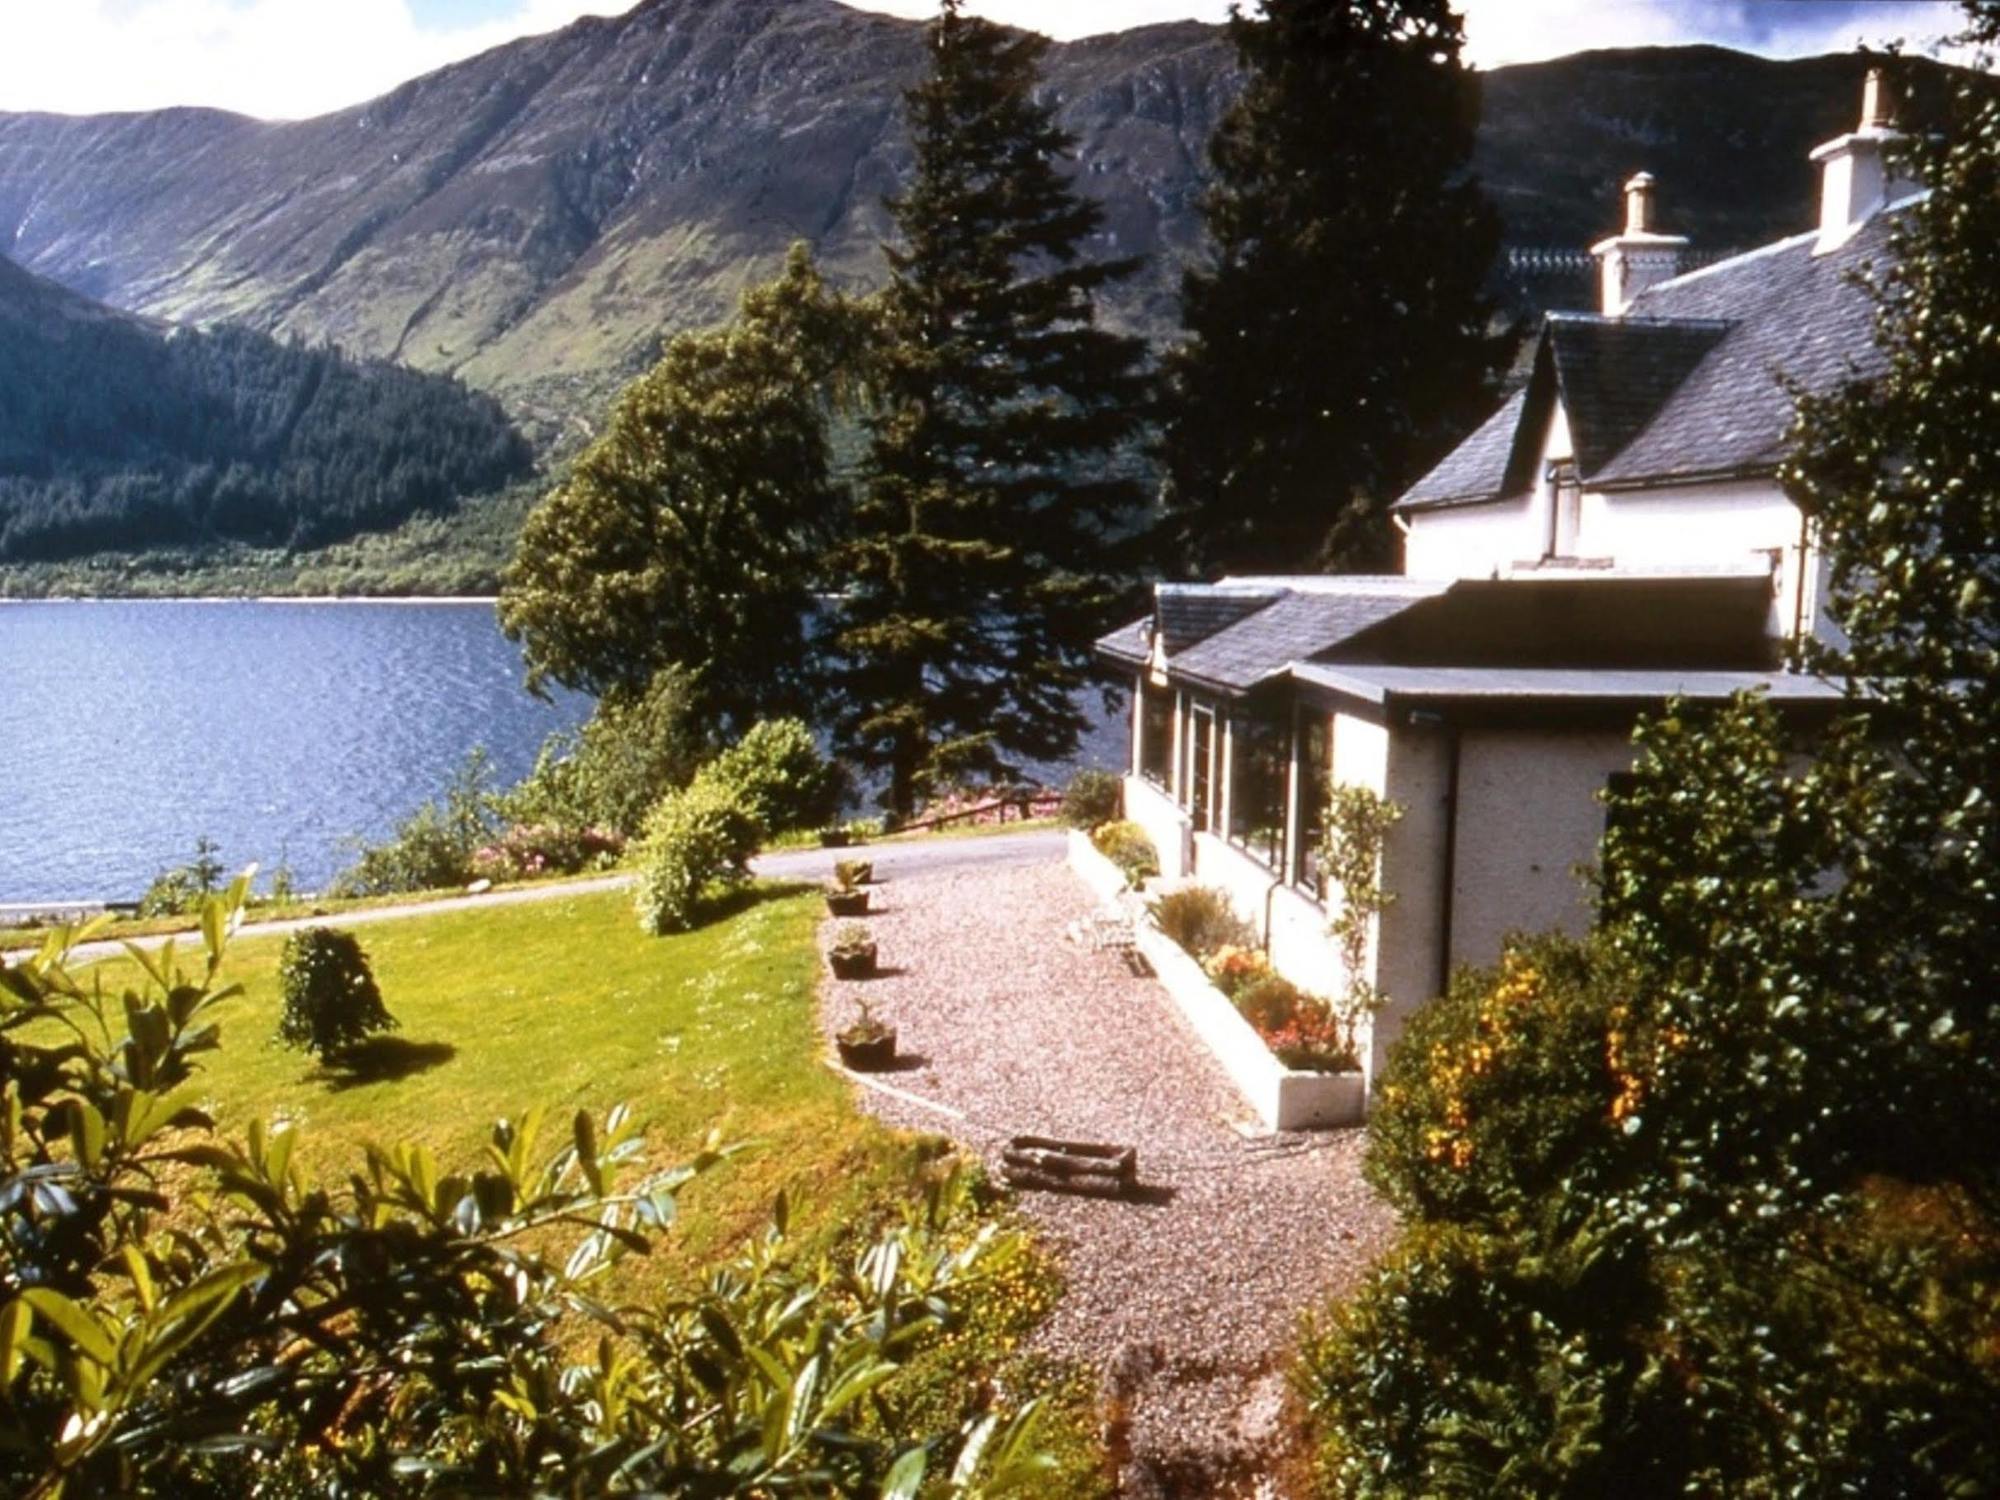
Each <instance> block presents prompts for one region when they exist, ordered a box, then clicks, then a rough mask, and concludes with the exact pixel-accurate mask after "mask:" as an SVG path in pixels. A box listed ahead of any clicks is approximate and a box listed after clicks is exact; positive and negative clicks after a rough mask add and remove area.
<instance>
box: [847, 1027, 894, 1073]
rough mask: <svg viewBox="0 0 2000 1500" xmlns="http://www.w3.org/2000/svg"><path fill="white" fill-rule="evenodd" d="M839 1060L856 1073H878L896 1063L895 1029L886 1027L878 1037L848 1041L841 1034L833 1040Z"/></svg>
mask: <svg viewBox="0 0 2000 1500" xmlns="http://www.w3.org/2000/svg"><path fill="white" fill-rule="evenodd" d="M834 1045H835V1046H836V1047H838V1048H839V1049H840V1060H841V1061H842V1062H843V1063H845V1064H846V1065H847V1066H848V1067H850V1068H852V1069H854V1071H855V1072H857V1073H879V1072H881V1071H882V1070H883V1069H884V1068H889V1067H894V1066H895V1062H896V1028H895V1027H893V1026H890V1027H887V1028H885V1029H884V1030H883V1032H882V1034H881V1035H879V1036H870V1037H862V1038H858V1039H855V1040H849V1038H848V1034H847V1033H846V1032H842V1033H841V1034H840V1035H839V1036H837V1037H835V1038H834Z"/></svg>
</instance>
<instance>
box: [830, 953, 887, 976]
mask: <svg viewBox="0 0 2000 1500" xmlns="http://www.w3.org/2000/svg"><path fill="white" fill-rule="evenodd" d="M826 961H827V963H828V965H829V966H830V967H831V968H832V969H833V977H834V978H835V979H866V978H867V977H868V976H869V975H870V974H873V973H874V972H875V950H874V949H873V948H868V949H864V950H863V951H861V952H859V953H829V954H827V956H826Z"/></svg>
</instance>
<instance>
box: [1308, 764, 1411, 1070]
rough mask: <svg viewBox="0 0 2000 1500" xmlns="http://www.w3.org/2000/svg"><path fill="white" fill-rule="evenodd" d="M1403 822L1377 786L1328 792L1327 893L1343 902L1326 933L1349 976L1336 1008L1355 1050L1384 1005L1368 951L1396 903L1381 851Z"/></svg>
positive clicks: (1344, 786) (1322, 861) (1323, 848)
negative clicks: (1384, 880)
mask: <svg viewBox="0 0 2000 1500" xmlns="http://www.w3.org/2000/svg"><path fill="white" fill-rule="evenodd" d="M1402 818H1403V809H1402V807H1400V806H1399V805H1398V804H1396V803H1394V802H1391V801H1390V800H1389V799H1388V798H1386V797H1384V796H1382V794H1381V793H1379V792H1377V791H1375V790H1374V789H1373V788H1372V787H1365V786H1361V785H1359V784H1356V783H1352V782H1340V783H1338V784H1336V785H1335V786H1333V787H1331V788H1330V789H1329V790H1328V792H1327V797H1326V815H1325V818H1324V820H1323V827H1324V829H1325V832H1324V833H1323V834H1322V835H1321V836H1320V849H1319V868H1320V875H1321V878H1322V879H1323V880H1324V881H1325V882H1326V888H1327V891H1328V893H1329V894H1330V895H1331V894H1335V893H1337V894H1338V896H1339V901H1340V904H1339V906H1338V907H1336V908H1335V910H1334V913H1333V917H1332V919H1331V920H1330V921H1329V922H1328V923H1327V931H1328V932H1330V933H1331V934H1332V935H1333V946H1334V951H1335V952H1336V953H1337V954H1339V956H1340V967H1341V972H1342V973H1343V974H1344V975H1346V989H1345V990H1344V991H1343V992H1342V993H1341V995H1340V999H1339V1003H1338V1004H1337V1005H1336V1006H1335V1010H1336V1012H1337V1014H1338V1016H1339V1019H1340V1024H1341V1026H1342V1028H1343V1030H1344V1031H1345V1033H1346V1039H1347V1045H1348V1046H1349V1047H1350V1048H1358V1045H1359V1040H1358V1039H1359V1036H1360V1030H1361V1022H1362V1021H1363V1020H1364V1019H1365V1018H1366V1017H1368V1016H1369V1015H1371V1014H1373V1013H1374V1011H1375V1010H1376V1009H1377V1008H1378V1007H1379V1006H1380V1004H1381V997H1380V996H1379V995H1378V994H1377V993H1376V990H1375V986H1374V984H1373V983H1372V982H1371V981H1370V980H1369V978H1368V949H1369V946H1370V944H1371V943H1372V941H1373V940H1374V936H1375V930H1376V925H1377V923H1378V921H1379V919H1380V918H1381V915H1382V913H1383V912H1385V911H1387V910H1388V909H1389V907H1390V906H1391V905H1392V904H1393V903H1394V902H1395V899H1396V897H1395V895H1394V893H1392V892H1390V891H1388V890H1386V889H1385V888H1384V887H1383V885H1382V851H1383V847H1384V845H1385V844H1386V842H1387V841H1388V837H1389V830H1390V829H1392V828H1394V827H1395V826H1396V825H1397V824H1398V823H1399V822H1401V821H1402Z"/></svg>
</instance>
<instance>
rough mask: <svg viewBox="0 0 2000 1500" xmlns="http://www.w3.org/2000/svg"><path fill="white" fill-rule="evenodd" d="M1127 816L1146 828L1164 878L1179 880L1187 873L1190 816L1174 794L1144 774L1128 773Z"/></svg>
mask: <svg viewBox="0 0 2000 1500" xmlns="http://www.w3.org/2000/svg"><path fill="white" fill-rule="evenodd" d="M1125 816H1126V817H1127V818H1129V819H1130V820H1131V821H1132V822H1134V823H1137V824H1138V825H1139V826H1140V827H1141V828H1143V829H1145V830H1146V837H1147V838H1149V839H1151V840H1152V841H1153V848H1154V849H1156V850H1157V851H1159V856H1160V877H1161V879H1163V880H1179V879H1180V878H1181V877H1182V876H1184V875H1186V874H1187V872H1188V857H1189V853H1190V845H1189V842H1188V837H1189V835H1188V826H1189V825H1188V815H1187V814H1186V813H1185V812H1183V811H1181V809H1180V808H1178V807H1176V806H1175V805H1174V801H1173V799H1172V798H1171V797H1169V796H1167V795H1166V793H1164V792H1162V791H1161V790H1160V789H1159V788H1158V787H1156V786H1154V785H1153V784H1152V782H1150V781H1147V780H1145V779H1144V778H1143V777H1139V776H1127V777H1126V778H1125Z"/></svg>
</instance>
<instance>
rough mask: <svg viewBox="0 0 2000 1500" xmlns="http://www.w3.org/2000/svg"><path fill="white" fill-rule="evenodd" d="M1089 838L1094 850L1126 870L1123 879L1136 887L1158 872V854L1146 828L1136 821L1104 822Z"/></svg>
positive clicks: (1135, 888)
mask: <svg viewBox="0 0 2000 1500" xmlns="http://www.w3.org/2000/svg"><path fill="white" fill-rule="evenodd" d="M1090 841H1091V843H1092V844H1094V845H1096V847H1097V852H1098V853H1099V854H1102V855H1103V856H1104V857H1105V858H1106V859H1108V860H1110V861H1111V863H1113V864H1114V865H1116V866H1118V868H1119V869H1120V870H1123V871H1124V872H1125V883H1126V884H1127V885H1129V886H1131V887H1132V889H1133V890H1135V891H1136V890H1137V889H1138V888H1139V887H1140V886H1142V885H1144V884H1145V883H1146V882H1147V880H1149V879H1150V878H1152V877H1153V876H1155V875H1157V874H1159V873H1160V854H1159V851H1158V850H1157V849H1155V848H1154V847H1153V841H1152V839H1150V838H1148V837H1147V835H1146V830H1145V829H1143V828H1141V827H1140V826H1139V825H1138V824H1137V823H1106V824H1105V825H1104V826H1103V827H1102V828H1099V829H1098V830H1097V831H1096V832H1095V833H1093V834H1091V836H1090Z"/></svg>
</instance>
